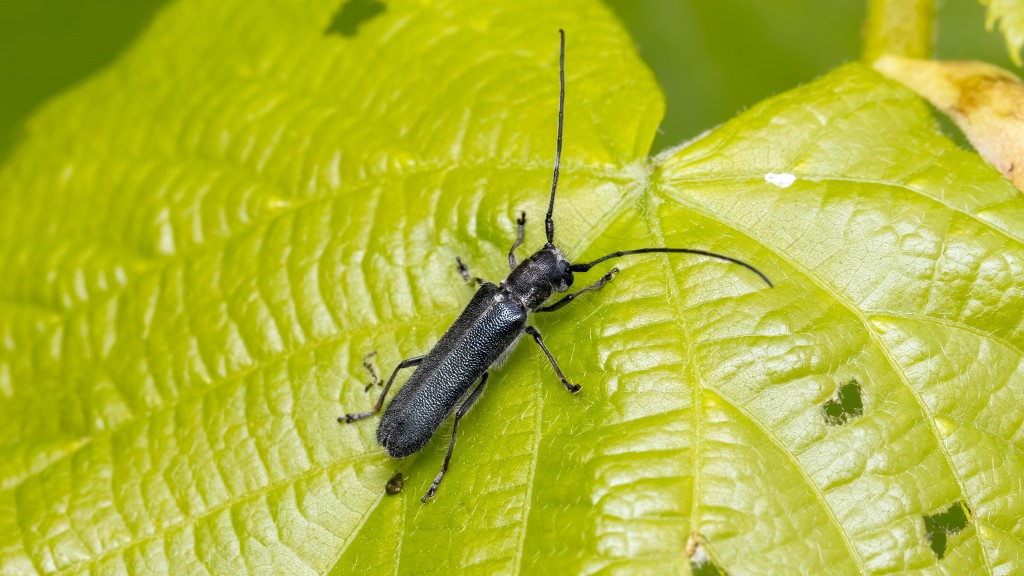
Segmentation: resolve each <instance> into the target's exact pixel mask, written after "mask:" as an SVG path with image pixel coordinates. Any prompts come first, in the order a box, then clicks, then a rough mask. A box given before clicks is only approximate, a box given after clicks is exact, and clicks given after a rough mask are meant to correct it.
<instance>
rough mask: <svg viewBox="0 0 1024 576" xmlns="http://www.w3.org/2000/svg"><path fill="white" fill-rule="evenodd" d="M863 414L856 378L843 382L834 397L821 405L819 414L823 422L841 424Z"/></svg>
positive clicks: (830, 424)
mask: <svg viewBox="0 0 1024 576" xmlns="http://www.w3.org/2000/svg"><path fill="white" fill-rule="evenodd" d="M863 414H864V401H863V399H862V398H861V388H860V382H857V380H856V379H853V380H850V381H849V382H847V383H846V384H843V385H842V386H841V387H840V388H839V391H838V392H836V397H835V398H832V399H831V400H829V401H828V402H825V403H824V404H822V405H821V415H822V417H824V418H825V424H828V425H829V426H841V425H843V424H846V423H847V422H849V421H850V418H857V417H859V416H862V415H863Z"/></svg>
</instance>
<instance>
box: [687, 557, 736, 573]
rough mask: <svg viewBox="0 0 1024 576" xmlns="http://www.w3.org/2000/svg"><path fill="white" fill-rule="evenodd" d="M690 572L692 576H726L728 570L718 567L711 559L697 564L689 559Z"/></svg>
mask: <svg viewBox="0 0 1024 576" xmlns="http://www.w3.org/2000/svg"><path fill="white" fill-rule="evenodd" d="M690 573H691V574H693V576H728V574H729V573H728V572H726V571H725V570H722V569H721V568H719V567H718V566H717V565H716V564H715V563H714V562H712V561H711V560H707V561H705V562H702V563H700V564H698V563H697V562H694V561H692V560H691V561H690Z"/></svg>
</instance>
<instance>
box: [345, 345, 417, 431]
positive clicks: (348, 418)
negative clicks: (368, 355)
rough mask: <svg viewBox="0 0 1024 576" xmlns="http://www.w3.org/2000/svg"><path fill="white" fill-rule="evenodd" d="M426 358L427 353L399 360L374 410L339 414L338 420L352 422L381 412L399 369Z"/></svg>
mask: <svg viewBox="0 0 1024 576" xmlns="http://www.w3.org/2000/svg"><path fill="white" fill-rule="evenodd" d="M424 358H426V355H423V356H413V357H412V358H406V359H405V360H402V361H401V362H399V363H398V366H396V367H395V371H394V372H392V373H391V378H388V383H387V385H385V386H384V390H383V391H382V392H381V393H380V396H379V397H378V398H377V403H376V404H374V405H373V410H370V411H369V412H357V413H355V414H345V415H344V416H338V422H345V423H346V424H347V423H350V422H355V421H356V420H362V419H363V418H369V417H370V416H373V415H374V414H376V413H378V412H380V409H381V407H382V406H383V405H384V398H386V397H387V395H388V390H391V384H392V383H393V382H394V381H395V376H398V371H399V370H401V369H402V368H408V367H410V366H416V365H418V364H419V363H420V362H423V359H424Z"/></svg>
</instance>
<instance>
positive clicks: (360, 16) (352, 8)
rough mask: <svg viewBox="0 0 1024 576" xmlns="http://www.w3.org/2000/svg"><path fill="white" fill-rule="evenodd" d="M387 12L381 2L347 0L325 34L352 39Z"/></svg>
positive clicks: (373, 0) (377, 0)
mask: <svg viewBox="0 0 1024 576" xmlns="http://www.w3.org/2000/svg"><path fill="white" fill-rule="evenodd" d="M385 10H387V6H386V5H385V4H384V3H383V2H381V1H380V0H345V2H344V3H343V4H342V5H341V8H339V9H338V12H337V13H336V14H335V15H334V18H332V19H331V23H330V24H329V25H328V26H327V30H326V31H325V32H324V33H325V34H339V35H341V36H344V37H346V38H351V37H352V36H355V35H356V34H357V33H358V32H359V27H360V26H362V25H363V24H364V23H365V22H367V21H368V20H372V19H374V18H376V17H377V16H379V15H381V14H382V13H383V12H384V11H385Z"/></svg>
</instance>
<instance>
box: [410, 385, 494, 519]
mask: <svg viewBox="0 0 1024 576" xmlns="http://www.w3.org/2000/svg"><path fill="white" fill-rule="evenodd" d="M487 376H488V373H487V372H484V375H483V376H482V377H481V378H480V383H479V384H477V386H476V388H475V389H474V390H473V392H472V393H470V395H469V398H466V401H465V402H463V403H462V406H459V411H458V412H456V413H455V423H454V424H452V438H451V440H449V441H448V452H447V453H446V454H445V455H444V460H443V461H442V462H441V471H440V472H439V473H438V474H437V478H434V482H433V483H432V484H431V485H430V490H427V493H426V494H424V495H423V498H420V502H423V503H424V504H426V503H427V499H428V498H433V497H434V494H436V493H437V487H438V486H439V485H440V484H441V479H442V478H444V473H445V472H447V471H448V463H449V462H451V459H452V450H454V449H455V432H457V431H458V429H459V420H461V419H462V417H463V416H465V415H466V412H469V409H470V408H472V407H473V404H474V403H475V402H476V401H477V400H478V399H479V398H480V393H481V392H483V391H484V384H487Z"/></svg>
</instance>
